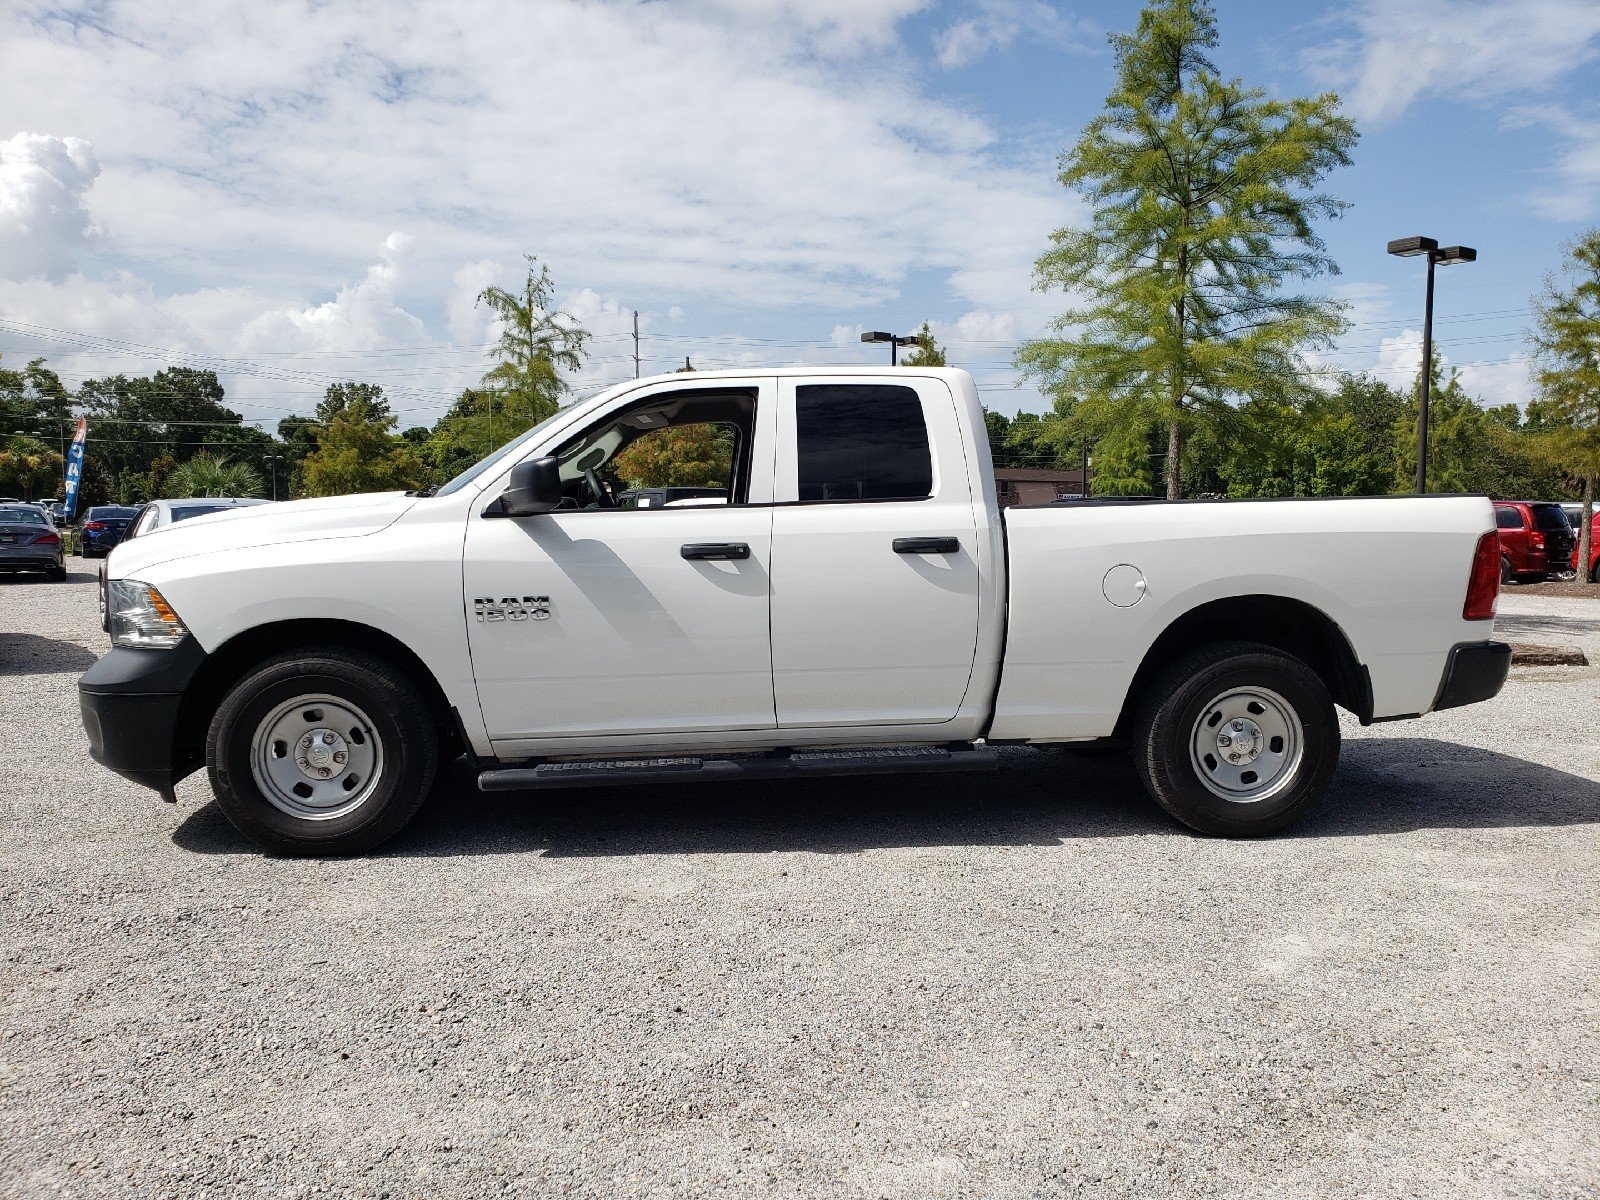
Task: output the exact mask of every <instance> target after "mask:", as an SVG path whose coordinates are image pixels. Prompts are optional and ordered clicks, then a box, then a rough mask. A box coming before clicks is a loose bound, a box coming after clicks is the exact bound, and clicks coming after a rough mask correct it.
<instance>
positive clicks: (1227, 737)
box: [1217, 734, 1233, 746]
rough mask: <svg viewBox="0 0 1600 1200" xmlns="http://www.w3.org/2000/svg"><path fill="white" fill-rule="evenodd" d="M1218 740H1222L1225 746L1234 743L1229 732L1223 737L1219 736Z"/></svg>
mask: <svg viewBox="0 0 1600 1200" xmlns="http://www.w3.org/2000/svg"><path fill="white" fill-rule="evenodd" d="M1217 741H1219V742H1221V743H1222V744H1223V745H1224V746H1228V745H1232V743H1233V739H1232V738H1231V737H1229V736H1228V735H1227V734H1223V735H1222V736H1221V737H1219V738H1218V739H1217Z"/></svg>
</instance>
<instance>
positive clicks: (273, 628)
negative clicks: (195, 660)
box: [174, 618, 466, 766]
mask: <svg viewBox="0 0 1600 1200" xmlns="http://www.w3.org/2000/svg"><path fill="white" fill-rule="evenodd" d="M305 646H340V647H343V648H346V649H355V650H365V651H368V652H369V653H371V654H375V655H377V656H378V657H380V658H383V659H385V660H387V661H388V662H390V663H392V664H393V665H394V666H395V667H396V668H398V669H399V670H400V671H402V672H403V673H404V674H405V676H406V677H407V678H408V679H410V680H411V682H412V683H413V684H414V685H416V687H417V689H418V691H420V692H421V693H422V695H423V696H424V698H425V699H426V700H427V703H428V708H429V711H430V713H431V714H432V715H433V718H434V721H435V723H436V724H437V725H438V727H439V738H440V743H441V747H442V752H441V761H443V760H444V758H445V757H447V756H449V755H452V754H454V753H458V752H460V750H463V749H465V748H466V746H465V740H464V739H463V738H462V737H461V736H460V734H459V733H458V732H457V729H456V720H455V717H454V715H453V712H452V709H451V706H450V702H449V700H448V699H447V698H446V696H445V692H444V688H443V687H441V686H440V685H439V681H438V680H437V679H436V678H435V677H434V674H433V672H432V671H431V670H429V668H428V666H427V664H426V663H424V662H423V661H422V659H421V658H419V657H418V656H417V654H416V652H415V651H413V650H412V649H411V648H410V647H409V646H407V645H406V644H405V643H404V642H402V641H401V640H400V639H399V638H397V637H395V636H394V635H393V634H389V633H385V632H384V631H383V630H381V629H376V628H374V627H373V626H371V625H363V624H361V623H360V622H357V621H343V620H337V619H324V618H306V619H297V620H289V621H276V622H272V623H270V624H266V625H257V626H255V627H254V628H252V629H247V630H244V631H243V632H241V633H238V634H235V635H234V636H233V637H232V638H230V639H229V640H228V641H226V642H224V643H223V644H222V645H220V646H218V647H217V648H216V650H214V651H213V652H211V653H210V654H208V655H207V656H206V659H205V662H203V663H202V664H201V666H200V669H199V670H197V671H196V672H195V676H194V679H193V680H192V681H191V682H190V684H189V687H188V688H187V689H186V690H185V692H184V697H183V704H182V706H181V707H180V709H179V714H178V726H177V728H178V732H177V738H178V745H177V746H175V747H174V752H175V760H176V761H179V762H183V763H185V764H186V765H189V766H197V765H199V763H200V761H201V759H202V758H203V756H204V752H205V741H206V731H207V730H208V729H209V728H210V725H211V716H212V714H214V713H215V712H216V711H217V708H218V706H219V705H220V704H221V703H222V698H223V697H224V696H225V695H227V693H228V689H229V688H231V687H232V686H233V685H234V684H235V683H237V682H238V681H239V680H240V679H242V678H243V677H244V676H245V674H246V673H247V672H248V671H249V670H250V669H251V668H252V667H255V666H256V665H257V664H259V663H262V662H264V661H266V660H267V659H268V658H271V657H272V656H273V655H275V654H279V653H282V652H283V651H285V650H293V649H297V648H301V647H305Z"/></svg>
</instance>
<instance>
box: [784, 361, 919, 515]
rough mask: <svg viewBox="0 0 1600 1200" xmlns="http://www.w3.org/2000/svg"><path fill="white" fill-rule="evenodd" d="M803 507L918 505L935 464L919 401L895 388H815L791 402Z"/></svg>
mask: <svg viewBox="0 0 1600 1200" xmlns="http://www.w3.org/2000/svg"><path fill="white" fill-rule="evenodd" d="M795 411H796V437H797V441H798V450H799V467H800V499H802V500H922V499H925V498H926V497H928V496H930V495H932V493H933V460H932V458H931V457H930V456H929V453H928V427H927V424H926V423H925V422H924V421H923V419H922V401H921V400H919V399H918V398H917V393H916V391H915V390H914V389H912V388H908V387H904V386H902V385H900V384H817V385H809V386H805V387H801V388H799V389H798V390H797V393H796V397H795Z"/></svg>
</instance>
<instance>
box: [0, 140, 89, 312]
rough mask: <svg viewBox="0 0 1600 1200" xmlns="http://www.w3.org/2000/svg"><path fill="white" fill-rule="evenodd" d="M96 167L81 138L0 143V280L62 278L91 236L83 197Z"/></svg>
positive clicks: (87, 210) (70, 268)
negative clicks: (3, 278)
mask: <svg viewBox="0 0 1600 1200" xmlns="http://www.w3.org/2000/svg"><path fill="white" fill-rule="evenodd" d="M98 174H100V165H99V164H98V163H97V162H95V159H94V153H93V151H92V150H91V149H90V148H89V143H88V142H86V141H84V140H83V139H82V138H75V137H65V138H63V137H53V136H50V135H47V134H39V133H18V134H16V135H14V136H13V137H11V138H9V139H7V140H6V141H0V275H3V276H4V277H5V278H7V279H27V278H30V277H32V276H43V277H45V278H47V279H58V280H59V279H62V278H65V277H66V275H67V274H68V273H69V272H70V271H71V270H72V267H73V263H74V259H75V257H76V254H77V251H78V248H79V247H80V246H81V245H82V244H83V243H84V241H85V240H86V239H87V238H88V237H89V235H90V233H91V232H92V231H93V225H92V222H91V219H90V217H89V209H88V207H87V206H86V205H85V203H84V201H85V197H86V196H87V194H88V191H89V187H90V185H91V184H92V183H93V182H94V179H95V176H96V175H98Z"/></svg>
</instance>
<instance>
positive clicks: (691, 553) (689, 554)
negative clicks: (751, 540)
mask: <svg viewBox="0 0 1600 1200" xmlns="http://www.w3.org/2000/svg"><path fill="white" fill-rule="evenodd" d="M678 553H679V554H681V555H683V557H685V558H702V559H704V558H713V559H716V558H722V559H727V558H749V557H750V547H749V546H747V545H745V544H744V543H743V542H690V543H689V544H688V545H687V546H680V547H678Z"/></svg>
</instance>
